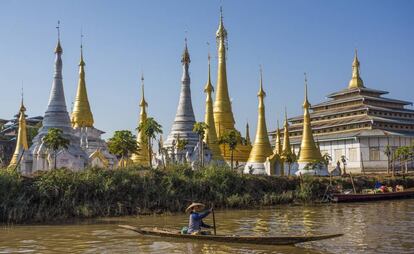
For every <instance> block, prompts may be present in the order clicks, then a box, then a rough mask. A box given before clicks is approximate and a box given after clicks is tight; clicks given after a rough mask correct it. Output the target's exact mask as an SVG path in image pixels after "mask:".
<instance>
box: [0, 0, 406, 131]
mask: <svg viewBox="0 0 414 254" xmlns="http://www.w3.org/2000/svg"><path fill="white" fill-rule="evenodd" d="M220 5H222V7H223V16H224V24H225V27H226V29H227V31H228V42H229V46H228V48H229V50H228V59H227V71H228V84H229V93H230V97H231V99H232V107H233V113H234V115H235V120H236V126H237V128H238V129H239V130H240V131H242V133H244V126H245V124H246V122H247V121H248V122H249V124H250V125H251V136H252V137H254V133H255V129H256V121H257V103H258V101H257V91H258V88H259V65H262V67H263V85H264V90H265V91H266V93H267V97H266V99H265V105H266V118H267V119H266V120H267V127H268V130H273V129H274V128H275V127H276V122H277V120H278V119H279V120H280V124H282V121H283V114H284V113H283V112H284V107H286V108H287V112H288V114H289V116H296V115H300V114H302V108H301V105H302V102H303V91H304V89H303V83H304V81H303V80H304V77H303V73H304V72H306V73H307V75H308V85H309V100H310V102H311V103H314V104H316V103H319V102H322V101H323V100H325V99H326V97H325V96H326V95H327V94H329V93H332V92H335V91H338V90H341V89H344V88H346V87H347V85H348V82H349V80H350V77H351V64H352V60H353V55H354V49H355V48H358V56H359V60H360V62H361V76H362V79H363V80H364V83H365V85H366V86H367V87H370V88H375V89H381V90H386V91H389V92H390V94H389V95H387V96H388V97H392V98H396V99H401V100H408V101H414V98H413V97H414V96H413V94H414V84H413V73H414V29H413V28H414V15H413V14H412V13H413V11H414V1H404V0H400V1H393V0H387V1H385V0H365V1H359V0H348V1H329V0H325V1H322V0H321V1H316V0H315V1H310V0H309V1H307V0H306V1H305V0H303V1H298V0H292V1H276V0H267V1H265V0H263V1H257V0H245V1H238V0H223V1H194V0H192V1H190V0H188V1H187V0H175V1H167V0H165V1H160V0H148V1H126V0H123V1H115V0H113V1H107V0H96V1H94V0H67V1H63V0H62V1H56V0H53V1H48V0H42V1H17V0H2V1H0V34H1V41H0V88H1V90H0V91H1V94H2V96H1V99H0V102H1V104H0V118H3V119H9V118H12V117H13V115H15V114H16V113H17V111H18V109H19V104H20V93H21V87H22V84H23V87H24V101H25V105H26V108H27V112H26V113H27V114H28V115H29V116H37V115H43V114H44V112H45V110H46V107H47V103H48V98H49V92H50V88H51V84H52V80H53V68H54V65H53V64H54V52H53V51H54V47H55V45H56V40H57V31H56V28H55V27H56V24H57V21H58V20H60V22H61V42H62V47H63V78H64V89H65V96H66V103H67V106H68V110H70V109H71V104H72V102H73V100H74V98H75V94H76V88H77V82H78V63H79V46H80V34H81V31H83V34H84V39H83V43H84V58H85V62H86V67H85V68H86V84H87V89H88V95H89V101H90V104H91V108H92V111H93V115H94V119H95V127H96V128H98V129H101V130H103V131H106V132H107V133H106V134H105V136H104V137H105V138H108V137H110V136H111V135H112V134H113V132H114V131H115V130H124V129H126V130H131V131H132V130H134V129H135V128H136V126H137V122H138V118H139V106H138V104H139V100H140V97H141V94H140V76H141V73H144V76H145V94H146V99H147V101H148V104H149V109H148V111H149V115H150V116H152V117H154V118H155V119H156V120H157V121H158V122H159V123H161V125H162V126H163V131H164V137H165V136H166V135H167V134H168V133H169V131H170V128H171V125H172V122H173V120H174V117H175V113H176V108H177V104H178V99H179V93H180V85H181V83H180V79H181V75H182V68H181V62H180V59H181V54H182V51H183V48H184V38H185V37H187V38H188V47H189V51H190V56H191V65H190V75H191V92H192V102H193V108H194V113H195V116H196V120H197V121H203V120H204V110H205V94H204V93H203V87H204V85H205V83H206V79H207V54H208V52H209V51H210V52H211V55H212V66H211V67H212V78H213V85H215V81H216V77H217V51H216V44H215V32H216V30H217V27H218V21H219V9H220ZM207 43H209V44H210V46H208V44H207ZM410 108H412V107H410Z"/></svg>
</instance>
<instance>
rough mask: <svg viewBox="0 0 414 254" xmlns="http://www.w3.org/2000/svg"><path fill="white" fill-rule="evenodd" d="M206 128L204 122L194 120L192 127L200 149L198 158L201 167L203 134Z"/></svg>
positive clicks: (202, 165) (202, 163)
mask: <svg viewBox="0 0 414 254" xmlns="http://www.w3.org/2000/svg"><path fill="white" fill-rule="evenodd" d="M207 129H208V125H207V124H206V123H205V122H196V123H195V124H194V127H193V131H194V132H195V133H197V135H198V143H199V144H200V147H199V148H200V149H199V151H198V156H199V157H198V158H199V160H200V163H201V167H204V142H203V139H204V135H205V134H206V130H207Z"/></svg>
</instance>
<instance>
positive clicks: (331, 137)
mask: <svg viewBox="0 0 414 254" xmlns="http://www.w3.org/2000/svg"><path fill="white" fill-rule="evenodd" d="M385 94H388V92H386V91H381V90H376V89H372V88H367V87H365V84H364V82H363V80H362V78H361V76H360V62H359V60H358V55H357V52H355V56H354V60H353V63H352V78H351V80H350V82H349V85H348V87H347V88H345V89H343V90H341V91H338V92H334V93H332V94H330V95H328V100H327V101H325V102H322V103H319V104H316V105H313V106H311V107H310V111H311V112H310V116H309V117H310V119H311V128H312V131H313V135H314V137H315V141H316V143H317V144H318V148H319V150H320V153H321V155H324V154H329V155H330V156H331V157H332V161H331V162H330V165H329V167H330V168H332V167H335V166H336V163H337V161H341V159H342V158H343V159H345V163H346V170H347V171H348V170H351V171H353V172H361V171H379V170H385V169H386V168H387V164H388V163H387V157H386V155H385V154H384V150H385V147H386V146H389V147H391V149H393V150H394V149H396V148H397V147H399V146H405V145H410V144H412V142H413V141H414V110H412V109H408V108H406V106H408V105H412V103H411V102H408V101H402V100H397V99H390V98H386V97H383V95H385ZM289 121H290V123H291V126H290V128H289V135H288V136H290V139H291V144H292V146H293V148H294V150H295V151H296V152H299V150H301V149H300V146H301V140H302V133H303V125H304V121H306V118H304V116H297V117H293V118H290V119H289ZM305 124H306V123H305ZM285 133H287V132H286V130H285ZM271 134H272V135H275V133H274V132H273V133H271ZM305 134H306V135H308V134H307V133H305ZM300 155H302V151H300ZM303 159H304V157H303V155H302V160H303ZM341 165H342V163H341ZM342 167H343V166H342Z"/></svg>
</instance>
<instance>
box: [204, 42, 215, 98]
mask: <svg viewBox="0 0 414 254" xmlns="http://www.w3.org/2000/svg"><path fill="white" fill-rule="evenodd" d="M207 44H208V43H207ZM207 59H208V76H207V84H206V86H205V87H204V92H205V93H210V95H211V93H212V92H214V87H213V85H212V84H211V73H210V52H209V53H208V56H207Z"/></svg>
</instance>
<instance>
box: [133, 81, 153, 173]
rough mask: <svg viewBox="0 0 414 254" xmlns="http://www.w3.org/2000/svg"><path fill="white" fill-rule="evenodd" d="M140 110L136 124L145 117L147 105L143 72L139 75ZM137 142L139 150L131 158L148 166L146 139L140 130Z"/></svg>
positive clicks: (141, 121)
mask: <svg viewBox="0 0 414 254" xmlns="http://www.w3.org/2000/svg"><path fill="white" fill-rule="evenodd" d="M139 107H140V108H141V112H140V114H139V122H138V126H139V125H140V124H141V123H143V122H144V121H145V120H146V119H147V117H148V116H147V109H146V108H147V107H148V103H147V102H146V100H145V94H144V74H142V75H141V101H140V103H139ZM137 143H138V147H139V151H138V152H137V153H135V154H133V155H132V156H131V160H132V161H133V162H134V163H135V164H140V165H144V166H149V154H148V139H147V137H146V136H145V134H144V133H143V132H141V131H138V135H137Z"/></svg>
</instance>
